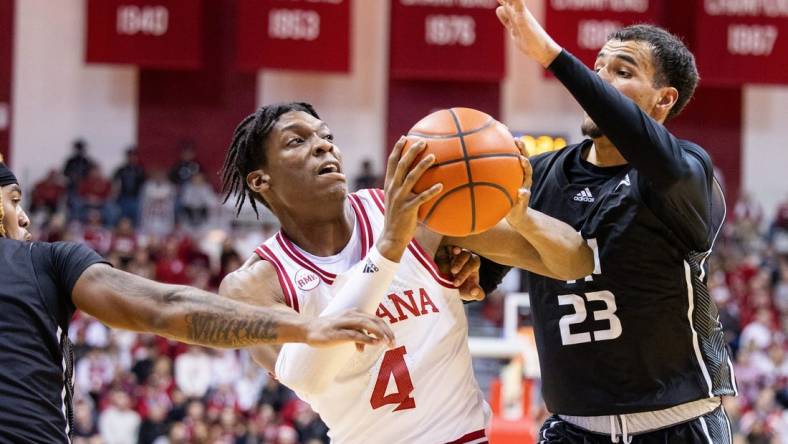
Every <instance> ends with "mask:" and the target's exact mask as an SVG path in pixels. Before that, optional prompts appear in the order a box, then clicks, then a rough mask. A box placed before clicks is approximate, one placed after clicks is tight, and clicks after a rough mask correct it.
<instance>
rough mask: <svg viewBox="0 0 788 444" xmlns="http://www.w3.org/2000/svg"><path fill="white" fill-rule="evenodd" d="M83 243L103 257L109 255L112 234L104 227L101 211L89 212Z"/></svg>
mask: <svg viewBox="0 0 788 444" xmlns="http://www.w3.org/2000/svg"><path fill="white" fill-rule="evenodd" d="M82 242H84V243H85V244H86V245H87V246H89V247H90V248H92V249H94V250H95V251H96V252H97V253H98V254H100V255H102V256H106V255H107V254H109V252H110V247H111V246H112V232H111V231H109V230H108V229H106V228H105V227H104V220H103V218H102V216H101V212H100V211H99V210H96V209H90V210H88V212H87V216H86V217H85V226H84V227H83V229H82Z"/></svg>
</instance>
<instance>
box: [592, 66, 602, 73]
mask: <svg viewBox="0 0 788 444" xmlns="http://www.w3.org/2000/svg"><path fill="white" fill-rule="evenodd" d="M599 71H602V67H600V66H597V67H595V68H594V72H595V73H599Z"/></svg>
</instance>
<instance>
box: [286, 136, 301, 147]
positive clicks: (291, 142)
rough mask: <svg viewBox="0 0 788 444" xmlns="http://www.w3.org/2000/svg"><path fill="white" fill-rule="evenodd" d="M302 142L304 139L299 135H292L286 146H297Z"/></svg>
mask: <svg viewBox="0 0 788 444" xmlns="http://www.w3.org/2000/svg"><path fill="white" fill-rule="evenodd" d="M302 143H304V139H302V138H300V137H293V138H292V139H290V140H288V141H287V146H298V145H301V144H302Z"/></svg>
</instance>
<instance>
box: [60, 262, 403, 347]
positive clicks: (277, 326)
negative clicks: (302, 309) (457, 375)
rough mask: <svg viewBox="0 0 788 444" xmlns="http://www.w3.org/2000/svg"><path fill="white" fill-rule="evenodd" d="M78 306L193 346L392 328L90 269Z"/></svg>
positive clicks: (331, 337) (322, 341)
mask: <svg viewBox="0 0 788 444" xmlns="http://www.w3.org/2000/svg"><path fill="white" fill-rule="evenodd" d="M71 298H72V301H73V302H74V305H76V306H77V308H79V309H81V310H83V311H85V312H86V313H88V314H90V315H92V316H94V317H95V318H97V319H98V320H100V321H101V322H104V323H105V324H107V325H109V326H110V327H114V328H123V329H127V330H133V331H146V332H151V333H156V334H158V335H161V336H165V337H168V338H172V339H176V340H178V341H182V342H188V343H191V344H199V345H204V346H209V347H226V348H237V347H245V346H250V345H258V344H272V343H282V342H291V341H292V342H308V343H311V344H314V345H328V344H335V343H341V342H349V343H350V342H361V343H367V344H374V343H377V342H379V339H376V338H372V337H370V336H369V335H367V334H365V333H362V331H368V332H374V334H376V335H377V337H378V338H384V337H385V336H386V334H387V331H388V330H387V328H388V327H387V326H385V325H384V324H382V323H380V322H378V320H377V319H375V318H373V317H371V316H367V315H362V314H359V313H352V314H350V313H348V314H346V315H345V316H339V317H336V318H326V319H323V320H321V321H319V322H316V323H313V322H309V321H308V320H306V319H304V318H301V317H299V316H297V315H295V314H294V313H293V314H289V313H286V312H282V311H277V310H272V309H268V308H263V307H255V306H252V305H247V304H243V303H239V302H236V301H231V300H227V299H225V298H221V297H219V296H218V295H216V294H213V293H208V292H205V291H202V290H198V289H196V288H192V287H186V286H181V285H165V284H160V283H158V282H154V281H150V280H148V279H145V278H142V277H139V276H135V275H133V274H130V273H126V272H124V271H120V270H116V269H114V268H112V267H110V266H109V265H106V264H95V265H91V266H90V267H88V268H87V269H86V270H85V271H84V272H83V273H82V275H81V276H80V277H79V279H78V280H77V282H76V284H75V285H74V288H73V290H72V291H71Z"/></svg>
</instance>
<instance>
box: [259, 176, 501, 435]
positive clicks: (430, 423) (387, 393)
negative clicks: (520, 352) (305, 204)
mask: <svg viewBox="0 0 788 444" xmlns="http://www.w3.org/2000/svg"><path fill="white" fill-rule="evenodd" d="M348 200H349V201H350V204H351V205H352V207H353V210H354V212H355V216H356V224H355V228H354V230H353V234H352V235H351V239H350V241H349V242H348V245H347V246H346V247H345V248H344V249H343V250H342V252H340V253H339V254H338V255H336V256H333V257H331V258H318V257H315V256H311V255H309V254H308V253H306V252H304V251H302V250H300V249H299V248H298V247H297V246H296V245H294V244H293V243H292V242H291V241H290V240H289V239H288V238H287V236H286V235H285V234H284V233H282V232H279V233H278V234H276V235H275V236H273V237H272V238H270V239H269V240H267V241H266V242H265V243H264V244H263V245H261V246H260V247H259V248H258V249H257V250H256V253H257V254H258V255H259V256H260V257H261V258H262V259H264V260H267V261H269V262H271V263H272V264H273V265H274V267H275V268H276V270H277V274H278V276H279V281H280V285H281V286H282V290H283V291H284V294H285V300H286V303H287V304H288V305H290V306H291V307H292V308H293V309H295V310H297V311H298V312H300V313H302V314H304V315H308V316H317V315H319V314H320V312H321V311H322V310H323V309H324V308H325V307H326V305H327V304H328V303H329V301H330V300H331V298H332V294H333V293H334V292H336V291H337V289H338V288H340V287H341V285H342V284H343V282H342V281H343V278H344V276H343V275H342V273H344V272H345V271H347V270H348V269H349V268H350V267H351V266H353V265H354V264H355V263H356V262H358V261H359V260H360V259H361V258H363V257H364V256H365V255H366V252H367V251H368V249H369V248H370V247H371V246H372V245H373V244H374V242H375V240H376V239H377V237H378V235H379V233H380V232H381V231H382V230H383V222H384V216H383V209H384V205H383V192H382V191H380V190H363V191H360V192H358V193H354V194H351V195H350V196H348ZM376 315H377V316H378V317H380V318H382V319H383V320H385V321H387V322H388V323H389V324H390V325H391V328H392V329H393V330H394V333H395V335H396V341H397V343H396V346H395V347H394V348H392V349H387V348H386V347H385V346H383V345H381V346H375V347H370V346H367V347H366V349H365V351H364V352H360V353H356V354H355V357H354V359H353V360H352V361H351V362H349V363H348V364H347V365H346V367H345V368H344V369H343V370H342V371H341V372H340V374H339V375H338V377H337V378H336V380H335V381H334V382H333V383H332V384H331V385H330V386H329V388H328V389H327V390H326V391H325V392H323V393H320V394H311V395H310V394H306V393H297V394H298V395H299V397H301V398H302V399H304V400H305V401H307V402H308V403H309V404H310V405H311V406H312V408H313V409H314V410H315V411H316V412H317V413H319V414H320V416H321V418H322V419H323V421H324V422H325V423H326V425H328V427H329V433H328V434H329V436H330V437H331V440H332V442H336V443H340V444H347V443H359V444H362V443H363V444H368V443H373V442H374V443H435V444H439V443H449V442H451V443H458V444H459V443H471V444H481V443H486V442H487V438H486V435H485V428H486V426H487V423H488V419H489V418H488V416H489V413H488V412H489V408H488V407H487V405H486V403H485V401H484V397H483V395H482V392H481V391H480V389H479V386H478V384H477V383H476V379H475V377H474V374H473V368H472V365H471V356H470V350H469V348H468V325H467V319H466V317H465V311H464V309H463V304H462V301H461V299H460V296H459V293H458V291H457V289H455V288H454V287H453V286H452V285H451V282H450V281H448V280H446V279H445V278H444V277H442V276H441V275H440V273H439V271H438V269H437V267H436V265H435V263H434V262H433V260H432V258H431V257H430V256H429V255H428V254H426V252H425V251H424V250H422V249H421V247H420V246H419V245H418V243H417V242H415V240H414V241H413V242H411V244H410V245H409V246H408V249H407V250H406V251H405V254H404V255H403V257H402V260H401V261H400V266H399V270H398V271H397V274H396V276H395V277H394V280H393V282H392V284H391V286H390V287H389V290H388V291H387V293H386V294H385V295H384V296H383V297H382V298H381V303H380V305H379V306H378V309H377V313H376Z"/></svg>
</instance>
